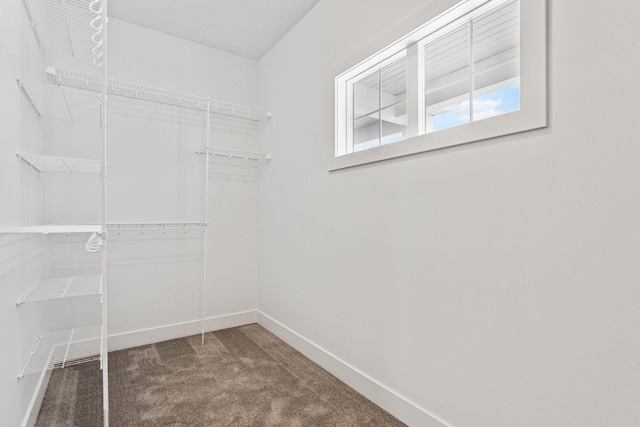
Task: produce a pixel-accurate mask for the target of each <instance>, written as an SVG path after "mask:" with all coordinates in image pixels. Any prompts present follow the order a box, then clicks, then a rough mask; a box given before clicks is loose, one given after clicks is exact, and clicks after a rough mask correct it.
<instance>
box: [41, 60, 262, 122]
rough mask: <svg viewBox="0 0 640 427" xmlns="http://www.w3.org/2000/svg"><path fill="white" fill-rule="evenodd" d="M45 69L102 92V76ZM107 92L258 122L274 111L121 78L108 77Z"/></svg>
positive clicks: (55, 79)
mask: <svg viewBox="0 0 640 427" xmlns="http://www.w3.org/2000/svg"><path fill="white" fill-rule="evenodd" d="M46 73H47V75H48V78H49V81H50V82H51V83H54V84H57V85H62V86H68V87H73V88H77V89H84V90H89V91H92V92H100V91H101V88H102V78H101V77H98V76H93V75H90V74H83V73H78V72H75V71H67V70H60V69H58V68H55V67H52V66H48V67H47V69H46ZM107 93H108V94H110V95H116V96H121V97H124V98H131V99H138V100H142V101H147V102H153V103H157V104H162V105H172V106H175V107H183V108H189V109H192V110H197V111H201V112H206V111H207V110H209V111H210V113H211V114H217V115H222V116H228V117H235V118H239V119H245V120H251V121H255V122H260V121H263V120H266V119H267V118H269V117H271V113H270V112H268V111H265V110H260V109H257V108H252V107H247V106H245V105H240V104H232V103H230V102H225V101H219V100H215V99H211V98H208V97H202V96H196V95H187V94H183V93H179V92H171V91H168V90H164V89H158V88H154V87H150V86H143V85H139V84H136V83H129V82H124V81H119V80H112V79H109V80H108V81H107ZM207 107H209V108H207Z"/></svg>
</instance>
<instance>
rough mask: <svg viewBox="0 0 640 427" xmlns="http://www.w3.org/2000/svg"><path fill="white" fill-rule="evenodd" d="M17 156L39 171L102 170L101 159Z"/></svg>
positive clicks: (79, 171) (93, 171)
mask: <svg viewBox="0 0 640 427" xmlns="http://www.w3.org/2000/svg"><path fill="white" fill-rule="evenodd" d="M16 156H17V157H18V158H19V159H20V160H22V161H24V162H25V163H27V164H28V165H30V166H31V167H33V168H34V169H35V170H37V171H38V172H65V173H94V174H99V173H100V172H101V171H102V162H101V161H100V160H91V159H79V158H76V157H65V156H46V155H43V154H16Z"/></svg>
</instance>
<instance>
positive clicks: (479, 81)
mask: <svg viewBox="0 0 640 427" xmlns="http://www.w3.org/2000/svg"><path fill="white" fill-rule="evenodd" d="M519 15H520V8H519V1H518V0H510V1H508V2H506V3H504V4H502V5H500V6H499V7H496V8H495V9H492V10H490V11H489V12H487V13H485V14H483V15H482V16H480V17H478V18H476V19H474V21H473V56H474V65H473V68H474V93H473V96H474V99H473V120H474V121H476V120H482V119H486V118H488V117H493V116H497V115H499V114H504V113H508V112H511V111H516V110H519V109H520V25H519V24H520V16H519Z"/></svg>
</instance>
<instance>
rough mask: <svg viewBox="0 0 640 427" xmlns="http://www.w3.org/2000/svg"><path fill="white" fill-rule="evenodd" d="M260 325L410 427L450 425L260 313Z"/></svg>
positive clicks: (444, 426)
mask: <svg viewBox="0 0 640 427" xmlns="http://www.w3.org/2000/svg"><path fill="white" fill-rule="evenodd" d="M257 317H258V324H259V325H260V326H262V327H264V328H265V329H267V330H268V331H270V332H271V333H273V334H274V335H276V336H277V337H278V338H280V339H281V340H283V341H285V342H286V343H287V344H289V345H291V346H292V347H293V348H295V349H296V350H298V351H299V352H301V353H302V354H304V355H305V356H307V357H308V358H309V359H311V360H313V361H314V362H315V363H317V364H318V365H320V366H322V367H323V368H324V369H326V370H327V371H329V372H331V373H332V374H333V375H335V376H336V377H337V378H338V379H340V380H341V381H343V382H344V383H346V384H347V385H349V387H351V388H353V389H354V390H356V391H358V392H359V393H360V394H362V395H363V396H365V397H366V398H367V399H369V400H371V401H372V402H373V403H375V404H376V405H378V406H380V407H381V408H382V409H384V410H385V411H387V412H389V413H390V414H391V415H393V416H394V417H396V418H398V419H399V420H400V421H402V422H404V423H406V424H408V425H409V426H421V427H422V426H424V427H446V426H447V425H448V424H447V423H446V422H444V421H442V420H441V419H439V418H438V417H436V416H435V415H432V414H430V413H429V412H428V411H427V410H425V409H423V408H421V407H420V406H418V405H416V404H415V403H413V402H411V401H410V400H408V399H406V398H405V397H403V396H401V395H399V394H398V393H396V392H394V391H393V390H391V389H389V388H388V387H386V386H385V385H384V384H381V383H379V382H378V381H376V380H375V379H373V378H371V377H369V376H368V375H366V374H365V373H363V372H361V371H359V370H358V369H357V368H355V367H354V366H351V365H349V364H348V363H347V362H345V361H343V360H341V359H340V358H338V357H336V356H335V355H333V354H331V353H330V352H328V351H327V350H325V349H323V348H322V347H320V346H318V345H316V344H314V343H313V342H311V341H309V340H308V339H306V338H304V337H303V336H302V335H300V334H298V333H296V332H295V331H293V330H291V329H289V328H288V327H286V326H285V325H283V324H282V323H280V322H278V321H277V320H275V319H273V318H271V317H269V316H268V315H266V314H264V313H263V312H261V311H258V316H257Z"/></svg>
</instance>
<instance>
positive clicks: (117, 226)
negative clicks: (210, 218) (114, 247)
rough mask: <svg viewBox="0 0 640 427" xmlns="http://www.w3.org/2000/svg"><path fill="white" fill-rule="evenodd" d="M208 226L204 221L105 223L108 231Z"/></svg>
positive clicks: (201, 228) (186, 228) (163, 229)
mask: <svg viewBox="0 0 640 427" xmlns="http://www.w3.org/2000/svg"><path fill="white" fill-rule="evenodd" d="M207 227H208V224H206V223H204V222H164V223H138V224H124V223H122V224H107V231H109V232H110V233H121V232H127V231H137V232H144V231H183V232H187V231H193V230H196V231H202V230H205V229H206V228H207Z"/></svg>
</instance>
